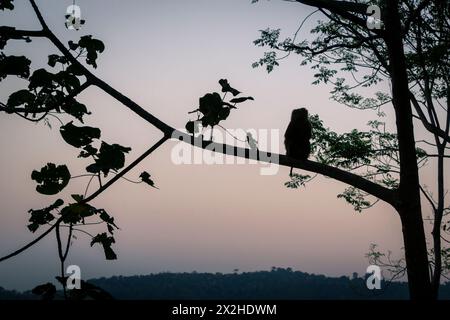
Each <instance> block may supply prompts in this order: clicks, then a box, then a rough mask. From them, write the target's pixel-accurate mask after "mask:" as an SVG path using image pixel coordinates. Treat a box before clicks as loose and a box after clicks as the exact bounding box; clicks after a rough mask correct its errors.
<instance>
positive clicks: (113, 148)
mask: <svg viewBox="0 0 450 320" xmlns="http://www.w3.org/2000/svg"><path fill="white" fill-rule="evenodd" d="M130 150H131V148H127V147H123V146H121V145H118V144H112V145H110V144H108V143H106V142H104V141H103V142H102V145H101V146H100V150H99V152H98V154H97V158H96V159H95V163H93V164H91V165H89V166H88V167H87V168H86V170H87V171H88V172H91V173H98V172H103V174H104V175H105V176H106V175H107V174H108V173H109V171H110V170H119V169H120V168H122V167H123V166H124V165H125V153H128V152H129V151H130Z"/></svg>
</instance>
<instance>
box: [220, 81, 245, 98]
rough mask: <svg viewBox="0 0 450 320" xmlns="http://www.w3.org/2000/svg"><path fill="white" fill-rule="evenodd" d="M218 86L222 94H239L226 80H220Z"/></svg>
mask: <svg viewBox="0 0 450 320" xmlns="http://www.w3.org/2000/svg"><path fill="white" fill-rule="evenodd" d="M219 84H220V85H221V87H222V92H230V93H231V94H232V95H233V96H237V95H238V94H239V93H241V92H240V91H239V90H236V89H234V88H232V87H231V86H230V84H229V83H228V80H227V79H220V80H219Z"/></svg>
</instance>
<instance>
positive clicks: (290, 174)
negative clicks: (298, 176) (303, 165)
mask: <svg viewBox="0 0 450 320" xmlns="http://www.w3.org/2000/svg"><path fill="white" fill-rule="evenodd" d="M292 169H294V167H291V172H290V173H289V177H292Z"/></svg>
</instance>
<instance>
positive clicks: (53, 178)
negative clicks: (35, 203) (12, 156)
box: [31, 163, 70, 195]
mask: <svg viewBox="0 0 450 320" xmlns="http://www.w3.org/2000/svg"><path fill="white" fill-rule="evenodd" d="M31 179H32V180H35V181H36V182H37V183H38V185H37V186H36V191H37V192H39V193H41V194H45V195H53V194H57V193H58V192H60V191H61V190H63V189H64V188H65V187H66V186H67V184H68V183H69V180H70V172H69V169H67V166H65V165H60V166H56V165H55V164H53V163H47V165H46V166H45V167H43V168H42V169H41V171H36V170H33V172H32V173H31Z"/></svg>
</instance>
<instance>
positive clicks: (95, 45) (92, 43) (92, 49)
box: [78, 35, 105, 68]
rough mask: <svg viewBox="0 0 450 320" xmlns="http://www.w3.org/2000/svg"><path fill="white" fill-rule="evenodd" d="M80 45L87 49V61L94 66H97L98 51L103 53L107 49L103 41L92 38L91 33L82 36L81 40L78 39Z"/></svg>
mask: <svg viewBox="0 0 450 320" xmlns="http://www.w3.org/2000/svg"><path fill="white" fill-rule="evenodd" d="M78 46H79V47H80V48H84V49H86V51H87V54H86V63H87V64H89V65H92V66H93V67H94V68H97V63H96V60H97V57H98V54H97V53H102V52H103V51H104V50H105V45H104V44H103V42H102V41H100V40H98V39H94V38H92V36H91V35H88V36H83V37H81V38H80V41H78Z"/></svg>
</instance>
